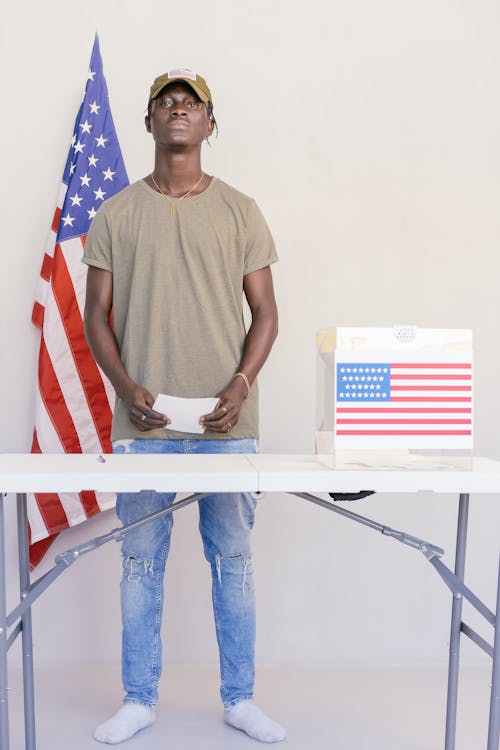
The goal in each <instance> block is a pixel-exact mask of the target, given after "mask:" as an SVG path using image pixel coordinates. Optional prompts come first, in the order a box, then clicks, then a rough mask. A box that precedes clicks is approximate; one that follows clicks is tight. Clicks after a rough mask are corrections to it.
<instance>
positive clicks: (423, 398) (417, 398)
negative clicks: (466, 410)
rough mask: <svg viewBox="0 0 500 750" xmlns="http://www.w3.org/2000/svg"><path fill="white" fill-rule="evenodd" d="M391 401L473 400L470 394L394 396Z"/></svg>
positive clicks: (465, 401)
mask: <svg viewBox="0 0 500 750" xmlns="http://www.w3.org/2000/svg"><path fill="white" fill-rule="evenodd" d="M391 401H393V402H394V401H397V402H399V403H401V402H402V401H413V402H415V403H416V402H417V401H427V402H428V403H430V402H433V403H435V402H436V401H439V402H443V403H444V402H447V403H449V402H450V401H460V402H462V403H470V402H471V401H472V398H471V397H470V396H394V397H393V398H391Z"/></svg>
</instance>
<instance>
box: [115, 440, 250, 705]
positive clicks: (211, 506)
mask: <svg viewBox="0 0 500 750" xmlns="http://www.w3.org/2000/svg"><path fill="white" fill-rule="evenodd" d="M256 451H257V441H256V440H254V439H235V440H191V439H190V440H147V439H146V440H142V439H140V440H127V441H116V442H115V443H114V444H113V452H114V453H256ZM174 499H175V494H173V493H159V492H152V491H143V492H140V493H119V494H118V497H117V504H116V512H117V515H118V518H119V519H120V521H121V522H122V524H123V525H124V526H125V525H127V524H129V523H132V522H133V521H136V520H137V519H139V518H142V517H144V516H147V515H149V514H150V513H154V512H156V511H158V510H161V509H163V508H166V507H168V506H169V505H171V504H172V503H173V501H174ZM255 504H256V501H255V499H254V498H253V497H252V496H251V495H249V494H246V493H224V494H217V495H210V496H209V497H206V498H203V499H202V500H200V501H199V502H198V507H199V515H200V522H199V528H200V533H201V536H202V540H203V548H204V552H205V557H206V559H207V560H208V562H209V563H210V567H211V571H212V602H213V611H214V617H215V628H216V633H217V642H218V645H219V658H220V672H221V697H222V701H223V703H224V706H225V707H230V706H234V705H236V704H237V703H239V702H240V701H243V700H250V699H251V698H252V697H253V685H254V671H255V670H254V649H255V598H254V588H253V571H252V560H251V550H250V531H251V529H252V527H253V523H254V515H255ZM173 521H174V519H173V514H169V515H166V516H163V517H162V518H160V519H158V520H157V521H153V522H152V523H149V524H145V525H144V526H142V527H141V528H139V529H136V530H134V531H131V532H130V533H129V534H126V535H125V536H124V538H123V543H122V560H123V573H122V581H121V606H122V626H123V630H122V680H123V687H124V690H125V693H126V695H125V698H124V701H125V702H126V703H136V704H139V705H143V706H154V705H156V703H157V702H158V681H159V679H160V675H161V670H162V642H161V633H160V630H161V618H162V609H163V577H164V574H165V563H166V560H167V557H168V551H169V547H170V535H171V531H172V526H173Z"/></svg>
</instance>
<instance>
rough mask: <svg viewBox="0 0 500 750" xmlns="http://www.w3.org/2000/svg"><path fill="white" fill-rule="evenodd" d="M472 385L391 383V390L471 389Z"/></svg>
mask: <svg viewBox="0 0 500 750" xmlns="http://www.w3.org/2000/svg"><path fill="white" fill-rule="evenodd" d="M471 390H472V388H471V386H470V385H391V391H471Z"/></svg>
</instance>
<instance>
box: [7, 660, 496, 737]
mask: <svg viewBox="0 0 500 750" xmlns="http://www.w3.org/2000/svg"><path fill="white" fill-rule="evenodd" d="M166 671H167V674H166V675H165V677H164V678H163V681H162V685H161V698H160V705H159V706H158V709H157V720H156V724H155V725H154V726H152V727H150V728H148V729H146V730H144V731H143V732H141V733H140V734H139V735H136V737H134V738H133V739H132V740H130V741H129V742H128V743H126V745H124V746H123V747H126V748H127V750H169V748H172V750H173V749H174V748H175V750H193V749H194V748H196V749H197V750H199V749H200V748H203V750H251V749H252V748H254V750H256V748H257V747H262V746H261V745H260V744H258V743H256V742H254V741H252V740H250V739H249V738H247V737H246V736H245V735H243V734H242V733H241V732H238V731H237V730H234V729H232V728H230V727H227V726H226V725H224V724H223V723H222V720H221V715H222V712H221V706H220V703H219V700H218V675H217V669H216V668H215V667H211V666H184V665H171V666H169V667H168V668H167V670H166ZM490 677H491V670H490V668H489V667H486V666H485V667H466V668H462V673H461V682H460V703H459V721H458V733H457V745H456V750H482V749H484V748H486V736H487V723H488V709H489V693H490V689H489V685H490ZM10 688H11V689H10V692H9V695H10V705H11V726H10V732H11V750H21V749H22V748H24V739H23V708H22V697H21V681H20V675H19V673H18V672H16V671H13V670H11V675H10ZM256 688H257V689H256V700H257V702H258V703H259V704H260V705H261V706H262V707H263V708H264V709H265V710H266V711H267V712H268V713H269V714H270V715H272V716H273V718H275V719H277V720H278V721H280V722H281V723H283V724H284V725H285V726H286V727H287V730H288V739H287V740H286V741H285V742H284V743H281V747H283V750H285V749H286V750H442V749H443V748H444V716H445V700H446V667H411V668H410V667H404V668H403V667H364V666H363V667H344V666H342V667H339V666H300V667H299V666H294V667H259V668H258V673H257V686H256ZM120 700H121V693H120V682H119V672H118V668H117V667H115V666H103V665H98V666H89V665H85V666H82V665H77V666H75V667H74V668H72V669H69V668H64V669H61V668H58V669H38V670H37V673H36V706H37V750H98V748H100V747H102V748H104V747H107V746H106V745H100V744H98V743H96V742H95V741H94V740H93V739H92V730H93V728H94V726H95V725H97V724H99V723H100V722H101V721H102V720H104V719H106V718H108V717H109V716H110V715H111V714H112V713H113V712H114V711H115V709H116V708H118V706H119V703H120Z"/></svg>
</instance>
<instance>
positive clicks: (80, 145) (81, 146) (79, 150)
mask: <svg viewBox="0 0 500 750" xmlns="http://www.w3.org/2000/svg"><path fill="white" fill-rule="evenodd" d="M84 148H85V143H80V141H77V143H75V145H74V149H75V153H76V154H82V153H83V149H84Z"/></svg>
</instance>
